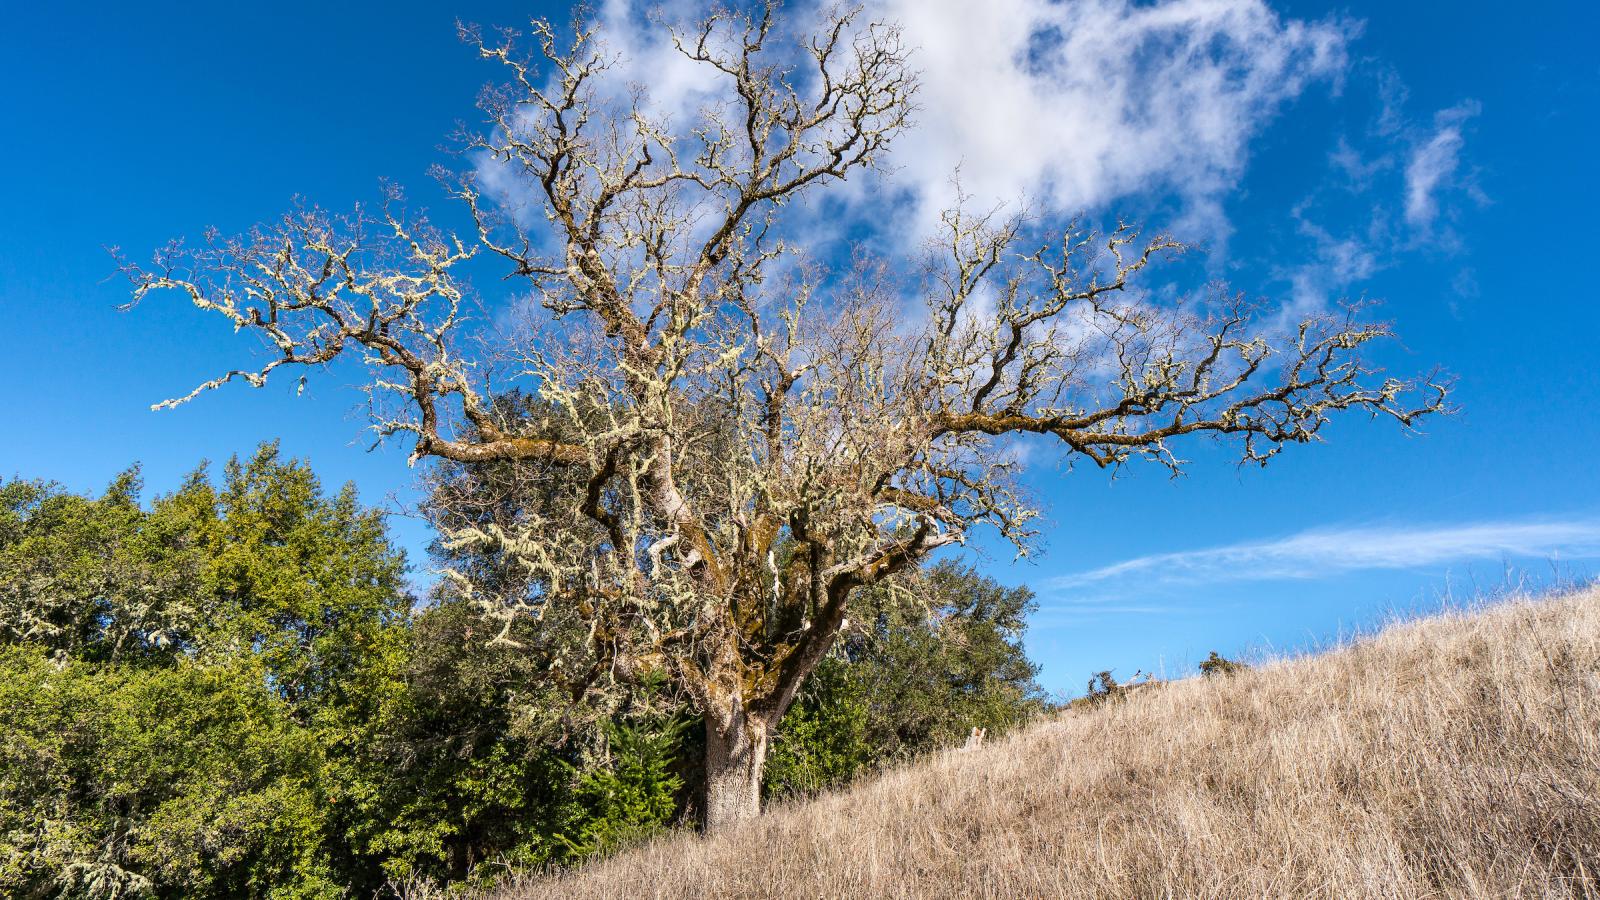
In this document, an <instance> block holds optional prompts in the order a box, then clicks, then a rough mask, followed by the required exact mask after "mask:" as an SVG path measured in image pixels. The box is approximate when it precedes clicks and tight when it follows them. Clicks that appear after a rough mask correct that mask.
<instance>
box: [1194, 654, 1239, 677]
mask: <svg viewBox="0 0 1600 900" xmlns="http://www.w3.org/2000/svg"><path fill="white" fill-rule="evenodd" d="M1249 668H1250V667H1249V666H1248V665H1245V664H1244V663H1242V662H1238V661H1237V660H1232V659H1228V658H1227V657H1225V656H1220V655H1218V653H1217V651H1215V650H1213V651H1211V655H1210V656H1208V657H1206V658H1205V659H1204V660H1202V661H1201V663H1200V674H1201V675H1204V676H1205V677H1207V678H1219V677H1226V676H1228V675H1237V674H1239V673H1240V672H1245V671H1248V670H1249Z"/></svg>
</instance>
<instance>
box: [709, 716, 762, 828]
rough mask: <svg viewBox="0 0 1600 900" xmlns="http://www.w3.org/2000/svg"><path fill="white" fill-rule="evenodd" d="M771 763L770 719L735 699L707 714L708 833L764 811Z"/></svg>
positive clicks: (734, 825) (736, 823) (751, 817)
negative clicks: (764, 788)
mask: <svg viewBox="0 0 1600 900" xmlns="http://www.w3.org/2000/svg"><path fill="white" fill-rule="evenodd" d="M766 765H767V723H766V722H764V721H762V720H761V719H759V718H756V717H752V716H750V715H749V714H748V713H747V712H746V711H745V709H744V704H743V703H741V702H739V701H738V700H735V701H734V702H733V708H732V709H731V710H728V711H727V712H726V713H723V714H722V715H707V716H706V805H705V825H706V833H707V834H711V833H714V832H718V831H722V830H724V829H727V828H731V827H736V826H737V825H738V824H739V823H740V822H744V821H746V820H749V819H753V818H755V817H756V816H759V815H761V773H762V772H763V771H764V770H765V769H766Z"/></svg>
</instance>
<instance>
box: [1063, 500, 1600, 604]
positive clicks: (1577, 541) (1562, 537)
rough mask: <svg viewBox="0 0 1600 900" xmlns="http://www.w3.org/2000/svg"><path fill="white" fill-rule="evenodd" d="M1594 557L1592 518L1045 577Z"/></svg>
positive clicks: (1162, 576)
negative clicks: (1514, 558) (1516, 558)
mask: <svg viewBox="0 0 1600 900" xmlns="http://www.w3.org/2000/svg"><path fill="white" fill-rule="evenodd" d="M1550 556H1562V557H1568V558H1596V557H1600V518H1594V519H1569V520H1523V521H1500V522H1478V523H1472V524H1465V525H1449V526H1374V527H1356V528H1343V529H1325V530H1315V531H1304V532H1301V533H1299V534H1296V535H1291V536H1289V537H1285V538H1279V539H1275V540H1269V541H1257V542H1248V543H1240V544H1231V545H1228V546H1223V547H1211V548H1208V549H1203V550H1190V551H1184V552H1179V553H1158V554H1152V555H1149V556H1141V557H1137V558H1135V559H1130V560H1126V561H1124V562H1120V563H1116V564H1114V565H1109V566H1104V567H1101V568H1098V569H1092V570H1089V571H1085V572H1079V573H1075V574H1072V575H1066V576H1062V577H1060V578H1056V579H1053V580H1052V581H1051V582H1050V587H1052V588H1056V589H1071V588H1082V587H1087V586H1091V585H1097V584H1102V583H1109V582H1127V581H1143V582H1151V581H1154V582H1159V583H1196V582H1227V581H1272V580H1289V579H1303V578H1319V577H1325V576H1329V575H1336V574H1339V573H1341V572H1352V571H1359V570H1368V569H1413V568H1422V567H1426V566H1431V565H1438V564H1441V563H1449V562H1457V561H1467V560H1478V559H1496V558H1502V557H1518V558H1529V557H1550Z"/></svg>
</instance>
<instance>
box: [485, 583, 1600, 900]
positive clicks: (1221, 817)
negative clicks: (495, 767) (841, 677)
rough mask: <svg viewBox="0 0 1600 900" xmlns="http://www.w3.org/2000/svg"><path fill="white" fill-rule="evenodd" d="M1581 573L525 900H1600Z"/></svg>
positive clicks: (541, 881)
mask: <svg viewBox="0 0 1600 900" xmlns="http://www.w3.org/2000/svg"><path fill="white" fill-rule="evenodd" d="M1597 867H1600V590H1594V589H1591V590H1588V591H1585V592H1581V593H1577V594H1572V595H1568V596H1564V597H1560V598H1556V599H1553V600H1544V601H1537V602H1536V601H1530V600H1516V601H1511V602H1506V603H1504V604H1500V605H1497V606H1495V607H1492V608H1489V609H1487V610H1484V611H1479V612H1474V613H1451V614H1446V615H1443V616H1439V617H1435V618H1432V619H1427V620H1424V621H1421V622H1416V623H1411V624H1405V625H1397V626H1394V627H1391V628H1390V629H1388V630H1386V631H1384V632H1382V633H1381V634H1379V635H1377V636H1376V637H1374V638H1371V639H1367V640H1362V641H1359V642H1357V643H1356V644H1354V645H1353V646H1350V647H1347V648H1345V649H1341V650H1337V651H1335V652H1331V653H1327V654H1325V655H1320V656H1315V657H1310V658H1304V659H1298V660H1292V661H1281V662H1277V663H1272V664H1268V665H1265V666H1263V667H1260V668H1258V669H1256V670H1254V671H1250V672H1246V673H1243V674H1240V675H1238V676H1236V677H1233V678H1227V679H1204V680H1203V679H1199V678H1194V679H1189V680H1186V681H1180V682H1173V683H1170V684H1168V685H1166V686H1165V687H1162V688H1160V689H1157V690H1149V691H1141V692H1139V693H1137V694H1135V695H1131V696H1128V697H1127V698H1125V699H1124V700H1123V701H1122V702H1118V703H1113V704H1106V705H1103V706H1101V707H1098V708H1094V709H1086V710H1076V711H1072V712H1068V713H1066V714H1065V715H1063V716H1062V717H1060V718H1059V719H1056V720H1054V721H1051V722H1049V723H1047V724H1044V725H1041V726H1039V727H1037V728H1034V729H1031V730H1029V731H1027V732H1026V733H1022V734H1017V735H1014V736H1011V737H1007V738H1004V739H1001V740H997V741H995V742H991V743H988V744H986V745H984V746H982V747H981V748H978V749H976V750H974V751H971V752H968V753H960V754H956V753H951V754H946V755H944V756H943V757H941V758H938V759H934V760H929V761H927V762H925V763H923V764H920V765H916V766H912V767H908V768H905V769H902V770H899V771H894V772H891V773H889V774H887V775H885V776H884V777H882V778H881V779H879V780H876V781H873V782H871V783H867V784H863V785H861V786H858V787H856V788H854V789H851V790H848V791H843V792H840V793H836V794H831V795H827V796H823V797H821V798H818V799H816V800H813V801H811V802H807V803H800V804H795V805H792V806H788V807H782V808H778V809H776V810H774V811H772V812H771V813H769V814H768V815H765V816H763V817H762V818H761V819H759V820H757V821H755V822H753V823H751V824H749V825H747V826H745V827H743V828H741V829H740V830H738V831H736V832H733V833H728V834H725V835H721V836H718V837H716V838H710V839H707V838H700V837H697V836H694V835H689V834H681V835H676V836H672V837H668V838H664V839H661V840H658V841H656V842H654V843H651V844H649V845H647V846H644V847H641V848H638V849H636V850H634V851H632V852H628V853H625V854H622V855H620V856H617V857H615V858H613V859H610V860H608V861H605V862H603V863H599V864H596V865H594V866H591V867H589V868H586V869H584V870H582V871H580V872H577V873H574V874H570V875H566V876H561V877H548V878H538V879H533V878H530V879H526V880H524V881H523V882H521V883H519V884H512V885H508V886H507V887H505V888H503V889H502V892H501V893H500V894H498V895H496V896H497V897H498V898H499V900H533V898H543V897H619V898H621V897H625V898H630V900H632V898H646V897H656V898H665V897H706V896H714V897H1083V898H1090V897H1408V898H1409V897H1508V896H1517V897H1569V896H1577V897H1600V875H1597Z"/></svg>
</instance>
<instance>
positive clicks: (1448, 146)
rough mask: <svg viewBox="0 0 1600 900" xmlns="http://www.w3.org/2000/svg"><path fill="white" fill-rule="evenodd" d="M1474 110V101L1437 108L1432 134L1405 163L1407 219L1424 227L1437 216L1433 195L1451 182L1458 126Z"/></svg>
mask: <svg viewBox="0 0 1600 900" xmlns="http://www.w3.org/2000/svg"><path fill="white" fill-rule="evenodd" d="M1478 111H1479V107H1478V104H1477V103H1476V102H1474V101H1468V102H1465V103H1461V104H1459V105H1456V106H1452V107H1450V108H1449V109H1445V110H1441V111H1440V112H1439V113H1438V114H1437V115H1435V116H1434V131H1433V135H1432V136H1431V137H1429V138H1428V139H1427V140H1426V141H1424V142H1422V143H1421V144H1420V145H1418V146H1417V147H1416V148H1415V149H1414V150H1412V152H1411V158H1410V161H1409V162H1407V163H1406V221H1407V222H1410V223H1411V224H1412V225H1414V226H1416V227H1418V228H1427V227H1429V226H1430V225H1432V224H1433V220H1434V219H1435V218H1437V217H1438V215H1439V202H1438V199H1437V194H1438V193H1439V191H1440V190H1441V189H1443V188H1446V187H1448V186H1450V185H1451V184H1452V183H1453V181H1454V179H1455V174H1456V169H1457V168H1458V167H1459V166H1460V165H1461V148H1462V147H1463V146H1464V145H1465V143H1466V139H1465V138H1464V137H1463V136H1462V126H1463V125H1464V124H1465V123H1466V122H1467V120H1469V119H1471V118H1472V117H1473V116H1476V115H1477V114H1478Z"/></svg>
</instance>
